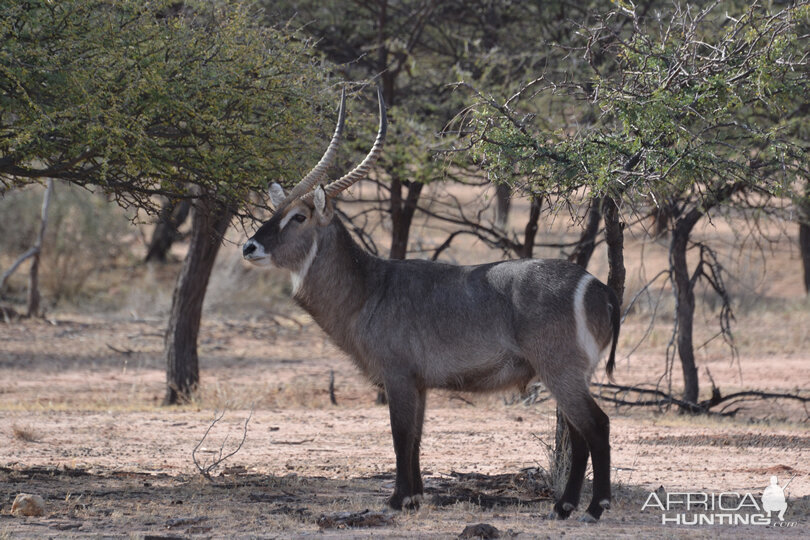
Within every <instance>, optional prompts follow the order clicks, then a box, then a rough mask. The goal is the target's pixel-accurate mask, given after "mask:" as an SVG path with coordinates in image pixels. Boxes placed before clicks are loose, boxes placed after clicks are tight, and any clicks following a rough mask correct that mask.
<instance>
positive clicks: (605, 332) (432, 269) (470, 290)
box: [355, 260, 610, 390]
mask: <svg viewBox="0 0 810 540" xmlns="http://www.w3.org/2000/svg"><path fill="white" fill-rule="evenodd" d="M378 261H379V260H378ZM379 264H380V267H379V274H378V280H375V281H376V282H377V283H376V286H375V287H374V290H373V291H369V297H368V299H367V301H366V302H365V305H364V306H363V308H362V309H361V310H360V313H358V317H357V319H356V325H357V326H356V332H357V333H356V334H355V335H356V336H358V338H359V339H358V341H359V343H358V345H360V346H361V349H362V350H361V351H358V352H359V353H360V354H359V356H361V357H362V358H361V359H360V361H361V362H367V363H368V365H367V366H361V367H364V368H365V369H364V370H365V371H367V373H369V375H371V376H372V378H376V377H374V375H376V373H375V372H377V371H378V370H381V369H382V367H383V366H384V367H385V369H388V370H391V369H394V370H397V369H398V370H401V371H402V374H403V376H411V375H416V376H417V377H419V378H420V379H422V381H423V383H424V384H425V386H428V387H445V388H448V387H449V388H457V389H465V390H493V389H497V388H502V387H505V386H510V385H523V384H525V383H526V382H528V381H529V380H530V379H531V378H532V377H534V376H535V375H537V370H538V366H537V362H538V359H542V358H552V357H553V356H554V354H555V352H557V351H560V350H564V348H565V347H564V346H567V345H569V344H571V343H575V342H576V340H577V329H576V314H575V304H574V302H573V301H572V300H573V298H574V297H575V295H576V293H577V289H578V287H580V285H581V284H582V283H583V281H584V282H586V284H587V291H586V292H587V296H588V297H590V298H588V299H589V300H591V302H590V303H591V304H593V305H595V306H598V307H599V309H598V313H597V314H596V316H593V315H592V316H590V317H589V318H588V321H589V324H590V325H591V326H592V327H593V329H594V330H595V332H594V335H595V336H598V340H599V341H600V345H601V346H600V349H601V348H602V347H604V346H605V345H606V344H608V343H609V341H610V312H609V310H608V308H607V307H604V306H605V303H604V302H603V301H602V300H603V299H602V296H604V295H603V294H602V293H603V291H602V290H601V288H604V285H602V284H601V283H599V282H598V281H597V280H595V279H594V278H592V277H591V276H590V275H589V274H587V273H586V272H585V271H584V270H583V269H581V268H580V267H579V266H576V265H574V264H571V263H569V262H566V261H561V260H521V261H505V262H499V263H492V264H485V265H480V266H453V265H447V264H439V263H434V262H428V261H419V260H408V261H379ZM591 319H593V321H591ZM602 319H604V320H602ZM560 360H563V361H564V359H560Z"/></svg>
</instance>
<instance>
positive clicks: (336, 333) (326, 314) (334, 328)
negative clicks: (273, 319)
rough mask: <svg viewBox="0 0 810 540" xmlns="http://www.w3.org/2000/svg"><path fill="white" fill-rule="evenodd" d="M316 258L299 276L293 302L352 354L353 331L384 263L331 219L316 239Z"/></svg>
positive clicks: (353, 349)
mask: <svg viewBox="0 0 810 540" xmlns="http://www.w3.org/2000/svg"><path fill="white" fill-rule="evenodd" d="M317 242H318V247H317V252H316V254H315V257H314V258H313V259H312V262H311V264H310V266H309V269H308V271H307V272H306V275H304V276H301V277H300V279H301V281H300V283H299V284H298V288H297V290H296V292H295V301H296V302H297V303H298V304H299V305H300V306H301V307H303V308H304V309H305V310H306V311H307V312H308V313H309V314H310V315H312V318H313V319H315V322H317V323H318V325H319V326H320V327H321V328H323V330H324V331H325V332H326V333H327V334H329V336H330V337H331V338H332V340H333V341H334V342H335V343H336V344H337V345H338V346H339V347H340V348H342V349H343V350H345V351H346V352H349V353H352V352H355V349H356V344H355V343H354V341H353V339H354V338H353V337H352V336H353V335H354V332H352V327H353V325H354V323H355V321H356V317H357V314H358V313H359V311H360V309H361V308H362V307H363V305H364V304H365V302H366V300H367V299H368V297H369V295H370V294H371V293H372V292H373V291H374V289H376V287H377V281H378V280H379V279H380V276H381V272H380V271H379V270H380V268H379V267H380V266H381V265H384V264H385V261H383V260H382V259H379V258H378V257H375V256H373V255H371V254H370V253H367V252H366V251H364V250H363V249H362V248H361V247H360V246H358V245H357V243H356V242H355V241H354V240H353V239H352V237H351V234H349V231H347V230H346V227H344V225H343V223H342V222H341V221H340V219H339V218H337V217H334V218H333V219H332V222H331V223H330V224H329V225H328V226H327V227H325V228H324V229H323V230H322V232H321V234H320V235H319V237H318V239H317Z"/></svg>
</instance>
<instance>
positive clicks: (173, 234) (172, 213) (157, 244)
mask: <svg viewBox="0 0 810 540" xmlns="http://www.w3.org/2000/svg"><path fill="white" fill-rule="evenodd" d="M189 210H191V202H190V201H189V200H188V199H182V200H179V201H178V200H171V199H167V200H166V201H165V202H164V203H163V205H162V206H161V207H160V214H159V215H158V221H157V224H156V225H155V230H154V232H152V240H151V241H150V242H149V248H148V249H147V251H146V257H145V259H144V262H150V261H157V262H160V263H165V262H166V256H167V255H168V253H169V249H171V247H172V244H174V243H175V242H177V241H178V240H180V239H181V238H182V235H181V234H180V231H179V230H178V229H180V226H181V225H182V224H183V222H185V221H186V218H187V217H188V213H189Z"/></svg>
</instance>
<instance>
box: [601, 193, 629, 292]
mask: <svg viewBox="0 0 810 540" xmlns="http://www.w3.org/2000/svg"><path fill="white" fill-rule="evenodd" d="M603 211H604V213H605V242H606V243H607V256H608V267H609V270H608V282H607V284H608V286H609V287H610V288H611V289H613V292H615V293H616V296H617V297H618V298H619V305H621V304H622V303H623V299H624V280H625V269H624V227H623V226H622V223H621V221H620V220H619V207H618V206H617V202H616V201H615V200H614V199H605V206H604V210H603Z"/></svg>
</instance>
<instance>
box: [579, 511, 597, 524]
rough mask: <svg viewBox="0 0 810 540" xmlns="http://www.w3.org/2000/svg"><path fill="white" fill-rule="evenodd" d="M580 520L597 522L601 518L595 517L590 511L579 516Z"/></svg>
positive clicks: (581, 521) (582, 521)
mask: <svg viewBox="0 0 810 540" xmlns="http://www.w3.org/2000/svg"><path fill="white" fill-rule="evenodd" d="M579 521H580V523H596V522H597V521H599V518H598V517H593V516H592V515H590V514H589V513H588V512H585V513H584V514H582V517H581V518H579Z"/></svg>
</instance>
